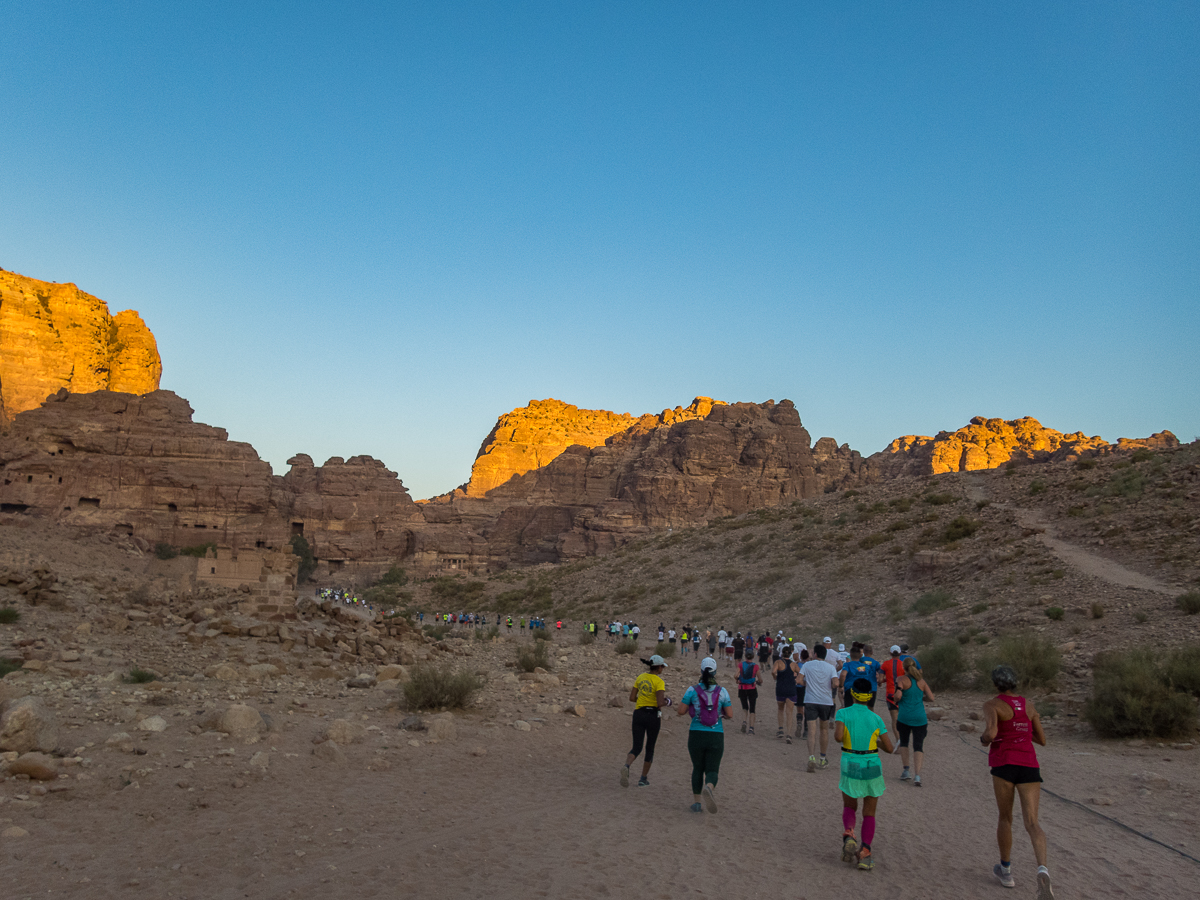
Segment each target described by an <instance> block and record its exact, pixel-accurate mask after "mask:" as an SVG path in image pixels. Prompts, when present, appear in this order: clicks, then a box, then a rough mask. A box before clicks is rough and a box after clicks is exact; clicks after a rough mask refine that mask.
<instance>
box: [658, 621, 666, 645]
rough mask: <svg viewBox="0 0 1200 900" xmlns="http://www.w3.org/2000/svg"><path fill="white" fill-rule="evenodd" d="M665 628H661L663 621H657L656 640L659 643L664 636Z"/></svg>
mask: <svg viewBox="0 0 1200 900" xmlns="http://www.w3.org/2000/svg"><path fill="white" fill-rule="evenodd" d="M666 634H667V632H666V630H665V629H664V628H663V623H662V622H659V623H658V642H659V643H660V644H661V643H662V642H663V640H664V639H665V637H666Z"/></svg>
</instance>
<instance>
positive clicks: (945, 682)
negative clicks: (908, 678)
mask: <svg viewBox="0 0 1200 900" xmlns="http://www.w3.org/2000/svg"><path fill="white" fill-rule="evenodd" d="M965 671H967V658H966V657H965V656H964V655H963V650H962V647H961V646H959V643H958V642H957V641H946V640H943V641H938V642H937V643H936V644H934V645H933V646H932V647H930V648H929V649H927V650H924V651H922V653H921V672H922V674H924V676H925V680H926V681H927V682H929V686H930V687H931V688H933V689H934V690H935V691H943V690H946V689H947V688H951V687H953V686H954V685H955V683H956V682H957V681H958V679H959V678H961V677H962V675H963V673H964V672H965Z"/></svg>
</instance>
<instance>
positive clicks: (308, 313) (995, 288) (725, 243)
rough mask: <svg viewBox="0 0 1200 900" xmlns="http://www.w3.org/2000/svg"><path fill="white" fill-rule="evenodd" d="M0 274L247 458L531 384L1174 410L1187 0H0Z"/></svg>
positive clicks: (1182, 351) (1192, 63)
mask: <svg viewBox="0 0 1200 900" xmlns="http://www.w3.org/2000/svg"><path fill="white" fill-rule="evenodd" d="M0 21H2V22H3V23H4V26H3V28H4V35H5V40H4V52H3V53H2V54H0V121H2V122H3V123H4V127H3V132H4V138H3V140H0V267H3V268H5V269H9V270H12V271H16V272H20V273H21V274H24V275H28V276H31V277H34V278H40V279H44V280H47V281H59V282H74V283H75V284H77V285H78V286H79V287H80V288H81V289H83V290H85V291H87V292H88V293H91V294H95V295H96V296H98V297H101V298H102V299H104V300H105V301H106V302H107V303H108V304H109V307H110V309H111V310H112V311H113V312H114V313H115V312H116V311H118V310H121V309H127V308H132V309H136V310H138V311H139V312H140V313H141V315H142V317H143V318H144V319H145V321H146V323H147V324H148V325H149V327H150V328H151V330H152V331H153V332H154V334H155V336H156V338H157V341H158V346H159V351H160V353H161V355H162V358H163V376H162V387H163V388H165V389H169V390H172V391H175V392H176V393H178V394H180V395H181V396H183V397H186V398H187V399H188V400H189V401H190V402H191V404H192V406H193V407H194V409H195V410H196V415H195V418H196V420H197V421H202V422H207V423H209V424H211V425H219V426H221V427H224V428H226V429H228V431H229V434H230V437H231V439H233V440H241V441H249V442H250V443H252V444H253V445H254V447H255V448H256V449H257V450H258V452H259V454H260V455H261V456H262V457H263V458H265V459H267V460H268V461H269V462H270V463H271V464H272V466H273V467H274V469H275V471H276V472H277V473H282V472H283V471H286V468H287V467H286V461H287V459H288V458H289V457H290V456H291V455H293V454H295V453H298V452H304V453H308V454H310V455H311V456H312V457H313V458H314V459H315V460H316V462H317V463H318V464H320V463H321V462H323V461H324V460H325V459H326V458H328V457H331V456H342V457H350V456H353V455H357V454H369V455H371V456H374V457H376V458H378V459H381V460H383V461H384V462H385V463H386V464H387V465H388V467H389V468H391V469H393V470H394V471H396V472H398V473H399V475H400V477H401V479H402V480H403V481H404V483H405V485H406V486H407V487H408V488H409V489H410V490H411V491H412V493H413V496H414V497H427V496H431V495H434V494H437V493H441V492H444V491H447V490H450V489H452V488H454V487H455V486H457V485H459V484H461V483H463V482H465V481H466V480H467V478H468V477H469V474H470V466H471V463H472V461H473V459H474V457H475V455H476V453H477V451H478V449H479V445H480V443H481V441H482V440H483V439H484V437H485V436H486V435H487V433H488V432H489V431H490V429H491V427H492V425H493V424H494V422H495V420H496V418H497V417H498V416H499V415H501V414H503V413H505V412H507V411H508V410H510V409H513V408H515V407H519V406H523V405H525V404H526V403H527V402H528V401H529V400H531V399H541V398H546V397H555V398H558V399H560V400H563V401H566V402H569V403H575V404H577V405H578V406H581V407H585V408H598V409H610V410H614V411H617V412H630V413H633V414H635V415H637V414H641V413H645V412H652V413H656V412H659V411H661V410H663V409H665V408H671V407H675V406H677V405H685V406H686V405H687V404H688V403H689V402H691V400H692V399H693V398H694V397H696V396H711V397H715V398H717V399H721V400H726V401H739V400H742V401H755V402H762V401H765V400H768V399H774V400H782V399H784V398H788V399H791V400H792V401H793V402H794V403H795V404H796V407H797V409H798V410H799V412H800V416H801V419H802V420H803V422H804V424H805V426H806V427H807V428H808V429H809V431H810V432H811V433H812V437H813V440H814V441H815V440H816V439H817V438H818V437H821V436H826V435H828V436H831V437H833V438H835V439H836V440H837V441H838V442H839V443H842V442H847V443H849V444H850V446H851V447H853V448H855V449H856V450H860V451H861V452H863V453H864V455H865V454H870V453H873V452H875V451H878V450H880V449H882V448H883V447H884V446H885V445H886V444H887V443H888V442H889V441H891V440H892V439H893V438H895V437H897V436H899V435H903V434H936V433H937V432H938V431H941V430H954V429H956V428H959V427H961V426H962V425H965V424H966V423H967V422H968V420H969V419H970V418H971V417H972V416H976V415H984V416H988V417H1002V418H1016V417H1019V416H1023V415H1031V416H1035V417H1036V418H1038V419H1040V420H1041V421H1042V422H1043V424H1045V425H1047V426H1050V427H1053V428H1058V429H1060V430H1063V431H1076V430H1080V431H1084V432H1086V433H1087V434H1089V435H1092V434H1099V435H1102V436H1103V437H1105V438H1107V439H1108V440H1115V439H1116V438H1117V437H1138V436H1145V435H1147V434H1150V433H1151V432H1154V431H1158V430H1160V429H1164V428H1167V429H1170V430H1171V431H1173V432H1175V434H1176V435H1177V436H1178V437H1179V438H1180V439H1181V440H1184V441H1190V440H1192V439H1193V438H1196V437H1197V436H1200V399H1197V397H1198V392H1197V385H1200V349H1198V345H1200V149H1198V148H1200V4H1196V3H1194V2H1144V3H1136V4H1134V3H1118V2H1104V0H1087V2H1059V3H1053V4H1048V3H1045V2H1024V3H1023V2H1012V3H1004V4H996V3H983V2H959V0H954V2H951V0H945V2H937V3H922V2H907V3H903V4H900V3H881V2H880V3H842V2H837V3H835V2H812V3H795V2H779V3H775V2H753V3H733V2H728V0H725V2H713V3H708V2H697V0H687V2H684V0H636V2H634V0H630V2H610V3H606V2H587V3H563V2H561V0H558V2H544V3H542V2H516V0H510V2H446V3H403V2H396V0H392V2H381V3H372V2H354V3H339V4H335V3H308V2H300V0H291V2H286V3H285V2H249V3H247V2H244V0H243V2H237V3H223V2H202V0H198V2H195V3H187V4H183V3H168V4H164V3H159V2H140V3H139V2H124V3H122V2H110V3H104V4H98V3H94V2H75V3H67V2H55V0H39V2H38V3H27V2H21V3H15V2H8V0H0Z"/></svg>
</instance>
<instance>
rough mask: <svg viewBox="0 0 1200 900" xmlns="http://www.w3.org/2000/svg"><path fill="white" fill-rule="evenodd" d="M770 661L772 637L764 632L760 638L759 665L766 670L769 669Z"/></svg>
mask: <svg viewBox="0 0 1200 900" xmlns="http://www.w3.org/2000/svg"><path fill="white" fill-rule="evenodd" d="M770 661H771V636H770V635H769V634H766V633H765V632H764V633H763V635H762V637H760V638H759V640H758V664H759V665H760V666H762V667H763V668H764V669H765V668H766V667H767V663H769V662H770Z"/></svg>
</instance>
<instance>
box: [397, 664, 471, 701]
mask: <svg viewBox="0 0 1200 900" xmlns="http://www.w3.org/2000/svg"><path fill="white" fill-rule="evenodd" d="M482 686H483V682H482V680H481V679H480V678H479V676H478V675H475V674H474V673H473V672H463V671H456V670H454V669H451V668H450V667H449V666H434V665H428V664H425V663H421V664H418V665H417V666H415V667H414V668H413V670H412V672H411V673H410V674H409V677H408V681H406V682H404V701H405V703H406V704H407V705H408V708H409V709H438V708H441V707H445V708H447V709H462V708H463V707H465V706H466V705H467V704H468V703H470V702H471V698H472V697H473V696H474V695H475V692H476V691H478V690H479V689H480V688H481V687H482Z"/></svg>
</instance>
